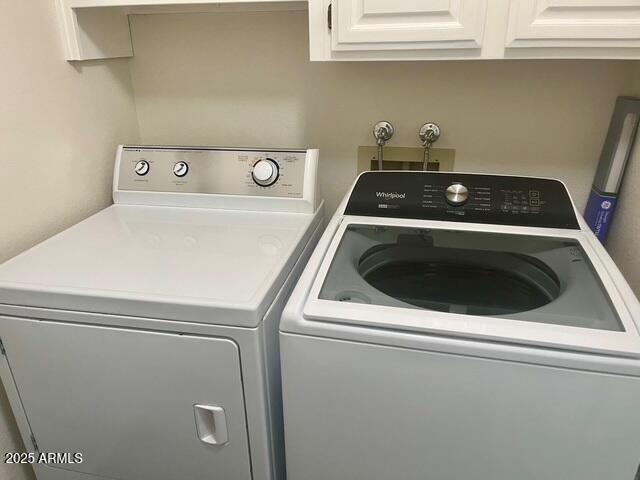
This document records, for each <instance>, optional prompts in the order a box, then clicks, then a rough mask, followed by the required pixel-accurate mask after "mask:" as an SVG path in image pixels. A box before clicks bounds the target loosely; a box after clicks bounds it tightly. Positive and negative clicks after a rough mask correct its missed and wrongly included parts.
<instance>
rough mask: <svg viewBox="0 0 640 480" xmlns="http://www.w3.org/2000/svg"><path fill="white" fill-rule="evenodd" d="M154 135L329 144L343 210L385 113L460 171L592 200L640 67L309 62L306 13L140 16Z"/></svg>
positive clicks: (411, 141) (324, 169) (142, 70)
mask: <svg viewBox="0 0 640 480" xmlns="http://www.w3.org/2000/svg"><path fill="white" fill-rule="evenodd" d="M132 27H133V43H134V48H135V57H134V59H133V60H132V64H131V68H132V80H133V85H134V90H135V95H136V102H137V109H138V118H139V123H140V132H141V138H142V140H143V141H144V142H150V143H156V142H170V143H187V144H190V143H194V144H241V145H244V144H248V145H255V146H283V145H285V146H289V145H290V146H299V145H303V146H304V145H309V146H317V147H319V148H320V149H321V185H322V187H323V190H324V194H325V197H326V198H327V200H328V201H329V207H330V208H331V209H333V208H334V207H335V206H336V204H337V202H338V200H339V199H340V198H341V197H342V195H343V194H344V192H345V190H346V189H347V187H348V186H349V184H350V183H351V182H352V181H353V179H354V177H355V174H356V161H355V155H356V149H357V146H358V145H364V144H372V138H371V127H372V125H373V123H374V121H376V120H379V119H382V118H385V119H389V120H391V121H392V122H393V123H394V124H395V126H396V127H397V134H396V137H395V138H394V140H393V141H392V143H393V144H394V145H405V146H407V145H417V130H418V128H419V126H420V125H421V124H422V123H423V122H425V121H427V120H431V121H436V122H438V123H439V124H440V125H441V126H442V128H443V132H444V133H443V135H442V138H441V140H440V142H439V143H438V146H442V147H452V148H455V149H456V150H457V160H456V168H457V169H458V170H468V171H487V172H502V173H516V174H528V175H545V176H551V177H558V178H561V179H563V180H565V181H566V182H567V184H568V185H569V187H570V189H571V191H572V193H573V194H574V198H575V200H576V202H577V204H578V206H579V207H582V206H583V205H584V203H585V201H586V197H587V193H588V190H589V186H590V185H591V181H592V179H593V173H594V170H595V166H596V164H597V161H598V157H599V154H600V149H601V147H602V142H603V139H604V136H605V133H606V129H607V126H608V123H609V119H610V115H611V112H612V109H613V105H614V101H615V98H616V96H618V95H620V94H622V93H628V91H629V90H630V88H631V80H632V70H633V64H632V63H630V62H627V63H625V62H614V61H611V62H606V61H476V62H416V63H410V62H383V63H375V62H367V63H342V64H341V63H310V62H309V61H308V55H309V53H308V47H307V36H308V33H307V28H308V27H307V20H306V13H305V12H287V13H282V12H279V13H276V12H272V13H244V14H242V13H240V14H239V13H219V14H191V15H188V14H185V15H153V16H147V15H138V16H133V17H132Z"/></svg>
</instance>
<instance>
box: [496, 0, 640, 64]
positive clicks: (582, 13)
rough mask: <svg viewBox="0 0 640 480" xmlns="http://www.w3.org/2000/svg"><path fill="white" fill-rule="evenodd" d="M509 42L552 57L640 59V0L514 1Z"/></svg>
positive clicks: (512, 45) (516, 46)
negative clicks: (541, 50) (545, 52)
mask: <svg viewBox="0 0 640 480" xmlns="http://www.w3.org/2000/svg"><path fill="white" fill-rule="evenodd" d="M506 45H507V48H519V49H525V48H531V49H545V50H546V51H547V55H550V56H572V51H573V55H575V56H596V57H597V56H606V57H616V58H640V55H638V54H639V52H640V0H512V1H511V6H510V11H509V26H508V29H507V44H506ZM580 49H582V50H580ZM539 55H542V56H545V54H544V53H543V52H539Z"/></svg>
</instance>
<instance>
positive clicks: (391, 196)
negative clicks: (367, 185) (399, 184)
mask: <svg viewBox="0 0 640 480" xmlns="http://www.w3.org/2000/svg"><path fill="white" fill-rule="evenodd" d="M376 197H378V198H384V199H385V200H399V199H403V198H407V194H406V193H398V192H376Z"/></svg>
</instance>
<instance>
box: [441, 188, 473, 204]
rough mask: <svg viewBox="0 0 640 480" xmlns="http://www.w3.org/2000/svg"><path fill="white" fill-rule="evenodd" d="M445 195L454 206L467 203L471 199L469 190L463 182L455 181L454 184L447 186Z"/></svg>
mask: <svg viewBox="0 0 640 480" xmlns="http://www.w3.org/2000/svg"><path fill="white" fill-rule="evenodd" d="M445 197H446V198H447V202H449V204H451V205H453V206H454V207H459V206H460V205H464V204H465V203H467V200H469V190H468V189H467V187H465V186H464V185H462V184H461V183H454V184H453V185H449V187H448V188H447V190H446V192H445Z"/></svg>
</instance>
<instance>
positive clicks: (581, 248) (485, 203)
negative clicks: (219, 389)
mask: <svg viewBox="0 0 640 480" xmlns="http://www.w3.org/2000/svg"><path fill="white" fill-rule="evenodd" d="M639 320H640V306H639V304H638V301H637V299H636V297H635V296H634V294H633V293H632V291H631V289H630V288H629V286H628V284H627V283H626V281H625V280H624V279H623V277H622V275H621V274H620V272H619V271H618V269H617V268H616V266H615V265H614V263H613V261H612V260H611V258H610V257H609V255H608V254H607V252H606V251H605V250H604V248H603V247H602V246H601V245H600V243H599V242H598V241H597V239H596V238H595V237H594V236H593V234H592V232H591V231H590V229H589V228H588V227H587V226H586V224H585V223H584V221H583V219H582V218H581V217H580V215H579V214H578V213H577V212H576V210H575V208H574V206H573V204H572V202H571V199H570V197H569V194H568V192H567V190H566V188H565V186H564V185H563V184H562V183H561V182H559V181H556V180H550V179H541V178H525V177H512V176H499V175H474V174H458V173H431V172H429V173H426V172H368V173H364V174H362V175H361V176H360V177H359V178H358V180H357V182H356V183H355V185H354V187H353V189H352V191H351V192H350V193H349V194H348V195H347V197H346V198H345V200H344V202H343V204H342V205H341V207H340V208H339V209H338V212H337V213H336V215H335V216H334V217H333V219H332V220H331V222H330V224H329V227H328V229H327V230H326V232H325V234H324V236H323V237H322V239H321V240H320V242H319V244H318V246H317V248H316V250H315V252H314V254H313V256H312V257H311V259H310V261H309V263H308V264H307V267H306V269H305V271H304V273H303V274H302V276H301V279H300V281H299V283H298V285H297V287H296V288H295V290H294V292H293V294H292V296H291V298H290V300H289V302H288V304H287V307H286V308H285V310H284V313H283V320H282V322H281V327H280V328H281V357H282V372H283V396H284V412H285V438H286V452H287V469H288V478H289V480H339V479H345V478H349V479H353V480H365V479H366V480H386V479H389V478H402V479H406V480H418V479H420V480H423V479H433V480H459V479H463V478H464V479H467V478H468V479H474V480H513V479H518V480H542V479H545V480H546V479H563V480H602V479H603V478H616V479H629V480H633V479H635V478H638V477H637V475H638V471H639V469H638V466H639V464H640V436H639V435H638V432H640V410H639V409H638V399H639V398H640V358H639V357H640V338H639V336H638V321H639Z"/></svg>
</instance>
